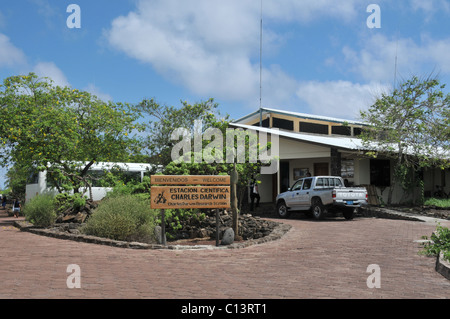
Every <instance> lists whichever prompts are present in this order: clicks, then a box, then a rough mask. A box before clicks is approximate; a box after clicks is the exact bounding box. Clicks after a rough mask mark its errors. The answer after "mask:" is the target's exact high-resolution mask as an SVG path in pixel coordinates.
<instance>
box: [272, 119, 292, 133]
mask: <svg viewBox="0 0 450 319" xmlns="http://www.w3.org/2000/svg"><path fill="white" fill-rule="evenodd" d="M272 127H276V128H281V129H285V130H290V131H293V130H294V122H293V121H289V120H285V119H279V118H276V117H274V118H273V119H272Z"/></svg>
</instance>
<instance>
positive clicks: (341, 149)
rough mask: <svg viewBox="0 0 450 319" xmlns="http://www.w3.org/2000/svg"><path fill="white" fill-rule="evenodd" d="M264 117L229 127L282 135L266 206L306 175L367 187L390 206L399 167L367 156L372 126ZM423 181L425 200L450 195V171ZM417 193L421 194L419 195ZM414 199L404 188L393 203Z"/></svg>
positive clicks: (265, 185)
mask: <svg viewBox="0 0 450 319" xmlns="http://www.w3.org/2000/svg"><path fill="white" fill-rule="evenodd" d="M261 111H262V112H261V113H262V114H261V115H260V111H259V110H258V111H255V112H253V113H251V114H249V115H247V116H244V117H242V118H240V119H238V120H236V121H234V122H233V123H230V127H232V128H243V129H249V130H250V129H251V130H256V131H264V132H267V133H270V134H276V135H279V161H278V165H279V166H278V171H277V173H275V174H272V175H261V178H260V180H261V184H260V187H259V191H260V196H261V202H273V201H274V200H275V197H276V195H277V194H278V193H280V192H284V191H286V190H287V188H288V187H291V186H292V184H293V182H294V181H296V180H297V179H299V178H301V177H303V176H305V175H306V173H307V172H309V173H311V175H313V176H314V175H333V176H342V177H343V178H344V179H347V181H348V182H349V184H350V185H354V186H365V187H367V188H368V189H369V190H370V192H372V194H371V193H369V196H372V197H373V198H374V199H380V198H381V199H382V201H384V202H385V203H386V202H387V198H388V193H389V188H390V187H391V182H392V179H393V167H394V163H393V162H392V161H391V160H389V159H371V158H367V157H365V156H363V150H364V149H365V147H364V146H363V144H362V141H361V139H359V138H358V135H360V134H361V131H362V129H364V127H365V126H367V125H366V124H365V123H363V122H358V121H352V120H344V119H337V118H331V117H324V116H315V115H310V114H303V113H296V112H288V111H283V110H278V109H271V108H262V109H261ZM260 120H262V127H260ZM273 128H276V129H277V130H273ZM423 179H424V183H425V194H426V195H428V194H429V195H431V194H433V192H434V191H436V185H439V186H442V187H444V190H445V191H446V192H447V193H448V192H449V191H450V171H449V170H448V169H447V170H440V169H431V170H427V171H425V172H424V176H423ZM374 191H376V194H375V193H374ZM416 191H417V194H418V193H419V189H417V190H416ZM411 199H412V196H411V194H409V196H408V194H406V195H405V194H404V191H403V190H402V189H401V187H400V186H398V187H396V188H395V189H394V192H393V203H399V202H400V201H408V200H411Z"/></svg>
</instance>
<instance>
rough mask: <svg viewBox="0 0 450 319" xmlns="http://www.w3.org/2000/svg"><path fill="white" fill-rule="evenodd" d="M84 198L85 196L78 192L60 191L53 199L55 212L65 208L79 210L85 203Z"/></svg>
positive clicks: (60, 211) (62, 210)
mask: <svg viewBox="0 0 450 319" xmlns="http://www.w3.org/2000/svg"><path fill="white" fill-rule="evenodd" d="M86 200H87V197H85V196H83V195H81V194H80V193H75V194H69V193H60V194H58V195H56V196H55V199H54V201H55V205H56V213H57V214H60V213H63V212H64V211H66V210H67V209H73V210H75V211H79V210H80V208H82V207H84V206H85V205H86Z"/></svg>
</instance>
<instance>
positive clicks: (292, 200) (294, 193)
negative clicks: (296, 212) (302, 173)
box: [286, 179, 303, 209]
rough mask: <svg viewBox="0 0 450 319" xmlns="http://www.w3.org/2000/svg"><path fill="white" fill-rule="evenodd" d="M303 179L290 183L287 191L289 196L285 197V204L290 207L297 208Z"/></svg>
mask: <svg viewBox="0 0 450 319" xmlns="http://www.w3.org/2000/svg"><path fill="white" fill-rule="evenodd" d="M302 185H303V179H300V180H298V181H297V182H295V183H294V185H292V187H291V189H290V191H289V198H287V199H286V200H287V204H288V206H289V207H290V208H292V209H298V206H299V205H300V203H299V194H300V191H301V190H302Z"/></svg>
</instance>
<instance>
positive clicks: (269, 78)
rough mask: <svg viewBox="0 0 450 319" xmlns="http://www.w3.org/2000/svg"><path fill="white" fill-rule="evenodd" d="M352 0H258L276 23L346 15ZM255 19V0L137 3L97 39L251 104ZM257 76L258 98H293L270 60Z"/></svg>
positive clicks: (194, 85) (181, 79) (196, 85)
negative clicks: (261, 84)
mask: <svg viewBox="0 0 450 319" xmlns="http://www.w3.org/2000/svg"><path fill="white" fill-rule="evenodd" d="M356 2H357V1H356V0H352V1H346V2H345V3H341V2H339V4H338V3H337V2H336V1H334V0H316V1H307V2H305V1H301V2H300V1H296V0H284V1H274V0H272V1H264V4H263V11H264V17H265V18H267V19H270V20H272V21H276V22H279V23H286V22H288V21H293V20H294V21H296V22H308V21H311V20H314V19H316V18H320V17H327V18H329V17H335V18H339V19H343V18H345V19H350V18H352V17H353V16H354V15H355V5H356ZM259 19H260V2H259V1H254V0H241V1H237V0H229V1H222V0H220V1H219V0H196V1H195V2H192V1H175V0H156V1H146V0H141V1H138V2H137V7H136V10H134V11H133V12H130V13H129V14H128V15H127V16H120V17H117V18H116V19H114V20H113V21H112V24H111V28H110V29H109V30H107V31H105V36H106V38H107V40H108V42H109V44H110V45H111V46H112V47H114V48H115V49H117V50H119V51H122V52H124V53H125V54H126V55H128V56H130V57H132V58H134V59H136V60H138V61H141V62H144V63H146V64H149V65H151V66H152V67H153V68H154V69H155V70H156V71H157V72H158V73H160V74H161V75H162V76H164V77H165V78H166V79H169V80H170V81H172V82H175V83H177V84H179V85H181V86H183V87H186V88H188V89H189V90H190V91H191V92H193V93H195V94H199V95H203V96H211V97H215V98H220V99H226V100H240V101H253V100H256V99H258V98H259V63H258V62H256V61H257V60H258V57H259V38H260V37H259ZM264 34H265V35H264V41H265V43H264V45H265V48H266V50H268V51H270V50H271V47H273V46H277V45H278V44H279V41H280V40H279V39H280V36H278V35H276V34H275V33H274V31H273V30H270V29H265V30H264ZM263 81H264V87H265V92H266V96H268V99H267V100H266V102H267V101H270V102H273V103H277V104H281V103H283V102H285V101H287V100H289V99H291V98H292V97H293V96H295V87H296V86H295V85H294V84H295V80H294V79H292V78H291V77H289V76H288V75H287V74H285V73H284V72H283V71H282V70H281V69H279V68H278V67H277V66H276V65H273V66H266V67H265V68H264V70H263ZM289 90H290V91H289ZM269 93H270V94H269ZM271 93H274V94H271ZM275 97H279V98H280V99H275Z"/></svg>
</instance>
